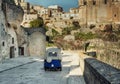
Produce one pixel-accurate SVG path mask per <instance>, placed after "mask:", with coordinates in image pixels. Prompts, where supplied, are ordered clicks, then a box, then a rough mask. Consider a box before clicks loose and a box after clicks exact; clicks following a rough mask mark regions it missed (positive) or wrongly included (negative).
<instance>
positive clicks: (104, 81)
mask: <svg viewBox="0 0 120 84" xmlns="http://www.w3.org/2000/svg"><path fill="white" fill-rule="evenodd" d="M80 67H81V70H82V71H83V74H84V79H85V81H86V84H119V83H120V70H119V69H116V68H114V67H112V66H110V65H108V64H105V63H103V62H101V61H98V60H97V59H94V58H92V57H89V56H86V55H84V54H80Z"/></svg>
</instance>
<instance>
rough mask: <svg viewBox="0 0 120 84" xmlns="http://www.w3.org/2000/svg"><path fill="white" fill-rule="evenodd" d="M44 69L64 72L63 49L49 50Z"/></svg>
mask: <svg viewBox="0 0 120 84" xmlns="http://www.w3.org/2000/svg"><path fill="white" fill-rule="evenodd" d="M44 69H45V71H47V70H59V71H61V70H62V65H61V49H59V48H48V49H47V50H46V55H45V58H44Z"/></svg>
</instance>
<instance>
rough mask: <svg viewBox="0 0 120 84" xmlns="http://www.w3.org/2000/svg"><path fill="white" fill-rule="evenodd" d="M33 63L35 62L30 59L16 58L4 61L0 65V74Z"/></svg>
mask: <svg viewBox="0 0 120 84" xmlns="http://www.w3.org/2000/svg"><path fill="white" fill-rule="evenodd" d="M36 59H38V58H36ZM35 61H36V60H35V59H34V58H32V57H17V58H12V59H8V60H5V61H3V62H2V63H0V73H1V72H4V71H7V70H10V69H13V68H16V67H19V66H22V65H25V64H29V63H33V62H35Z"/></svg>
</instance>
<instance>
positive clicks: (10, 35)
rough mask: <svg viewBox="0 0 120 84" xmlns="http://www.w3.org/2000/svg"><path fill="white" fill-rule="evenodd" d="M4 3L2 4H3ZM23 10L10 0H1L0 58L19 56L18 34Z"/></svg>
mask: <svg viewBox="0 0 120 84" xmlns="http://www.w3.org/2000/svg"><path fill="white" fill-rule="evenodd" d="M1 4H2V5H1ZM22 16H23V10H22V8H21V7H19V6H16V5H15V4H14V3H13V2H11V1H10V0H9V1H8V0H0V60H3V59H8V58H13V57H18V56H19V53H18V52H19V48H18V46H19V45H18V36H20V35H21V33H20V32H19V31H20V29H19V27H20V23H21V22H22Z"/></svg>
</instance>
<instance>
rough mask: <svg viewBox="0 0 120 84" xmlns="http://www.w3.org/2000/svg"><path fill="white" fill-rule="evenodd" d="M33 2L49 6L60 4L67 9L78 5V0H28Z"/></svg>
mask: <svg viewBox="0 0 120 84" xmlns="http://www.w3.org/2000/svg"><path fill="white" fill-rule="evenodd" d="M26 1H27V2H30V3H31V4H36V5H42V6H45V7H48V6H49V5H59V6H62V7H63V9H64V10H65V11H68V10H69V8H75V7H78V0H26Z"/></svg>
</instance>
